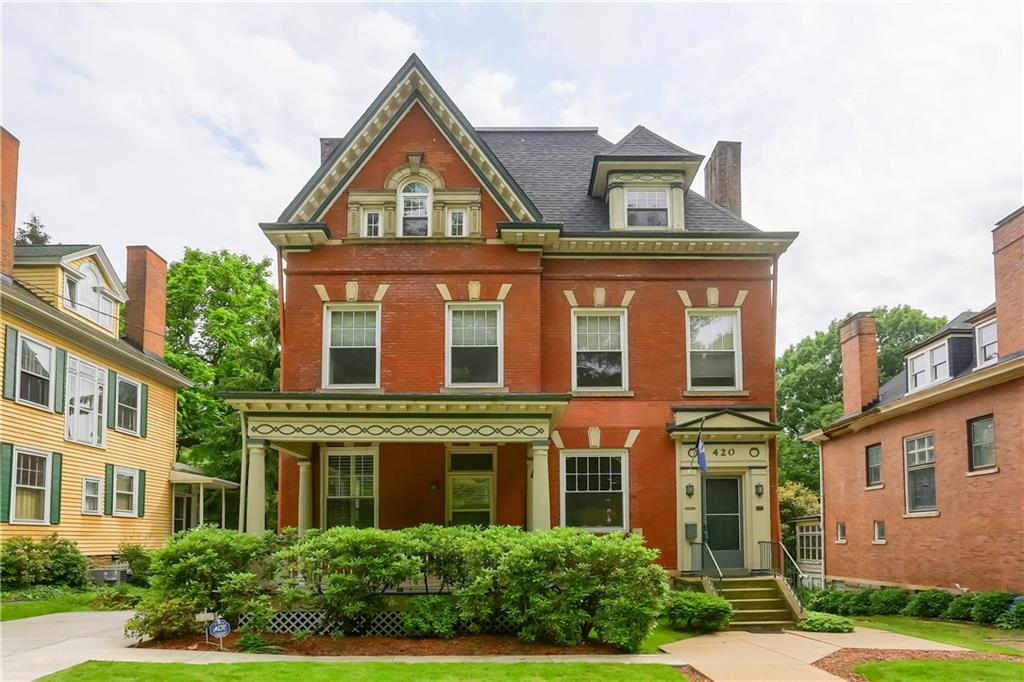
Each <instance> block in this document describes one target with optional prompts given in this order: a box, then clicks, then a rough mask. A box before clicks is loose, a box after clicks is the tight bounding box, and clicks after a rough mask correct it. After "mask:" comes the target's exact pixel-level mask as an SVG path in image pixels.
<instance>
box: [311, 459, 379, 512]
mask: <svg viewBox="0 0 1024 682" xmlns="http://www.w3.org/2000/svg"><path fill="white" fill-rule="evenodd" d="M325 466H326V479H327V495H326V500H325V502H324V504H325V509H324V527H326V528H330V527H332V526H355V527H357V528H372V527H374V526H375V525H376V524H377V512H376V510H377V500H376V497H377V485H376V479H377V456H376V455H375V454H374V453H372V452H336V451H331V450H328V451H327V457H326V458H325Z"/></svg>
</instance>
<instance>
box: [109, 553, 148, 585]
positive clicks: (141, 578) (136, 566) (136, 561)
mask: <svg viewBox="0 0 1024 682" xmlns="http://www.w3.org/2000/svg"><path fill="white" fill-rule="evenodd" d="M117 556H118V557H120V558H121V560H122V561H125V562H127V563H128V570H130V571H131V572H132V578H131V581H132V582H133V583H136V584H138V585H146V584H148V583H149V568H150V565H151V564H152V563H153V558H152V557H151V556H150V555H149V552H147V551H146V550H145V549H143V547H142V545H136V544H133V543H130V542H123V543H121V545H120V546H119V547H118V548H117Z"/></svg>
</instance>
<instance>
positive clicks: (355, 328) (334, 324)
mask: <svg viewBox="0 0 1024 682" xmlns="http://www.w3.org/2000/svg"><path fill="white" fill-rule="evenodd" d="M379 312H380V310H379V307H378V306H376V305H369V306H367V305H338V306H328V307H327V308H325V310H324V376H323V382H324V386H330V387H356V388H358V387H371V388H373V387H377V386H378V385H379V373H380V372H379V370H380V314H379Z"/></svg>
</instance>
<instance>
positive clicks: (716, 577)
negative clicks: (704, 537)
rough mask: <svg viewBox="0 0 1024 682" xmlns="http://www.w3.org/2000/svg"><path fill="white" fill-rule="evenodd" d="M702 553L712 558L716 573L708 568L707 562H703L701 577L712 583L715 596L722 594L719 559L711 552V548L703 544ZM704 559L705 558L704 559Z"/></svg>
mask: <svg viewBox="0 0 1024 682" xmlns="http://www.w3.org/2000/svg"><path fill="white" fill-rule="evenodd" d="M701 548H702V552H706V553H707V555H708V556H709V557H711V564H712V565H713V566H714V568H715V572H714V573H711V569H710V567H708V566H707V562H705V561H703V560H702V561H701V575H702V576H704V577H706V578H707V579H708V580H709V581H710V582H711V589H712V590H713V591H714V593H715V594H721V593H722V578H723V575H722V568H721V567H720V566H719V565H718V559H716V558H715V553H714V552H713V551H711V547H710V546H708V545H707V544H705V543H701ZM702 559H703V557H702Z"/></svg>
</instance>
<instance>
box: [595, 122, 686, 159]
mask: <svg viewBox="0 0 1024 682" xmlns="http://www.w3.org/2000/svg"><path fill="white" fill-rule="evenodd" d="M604 155H605V156H695V157H700V158H703V157H701V155H700V154H695V153H693V152H691V151H689V150H687V149H683V148H682V147H680V146H679V145H677V144H675V143H674V142H669V141H668V140H666V139H665V138H664V137H662V136H661V135H658V134H657V133H654V132H651V131H650V130H648V129H647V128H644V127H643V126H637V127H636V128H633V129H632V130H631V131H629V132H628V133H626V136H625V137H623V138H622V139H621V140H619V142H618V144H616V145H615V146H614V147H612V148H611V149H609V150H608V151H606V152H604Z"/></svg>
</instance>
